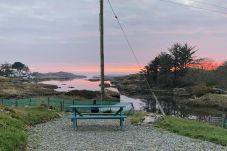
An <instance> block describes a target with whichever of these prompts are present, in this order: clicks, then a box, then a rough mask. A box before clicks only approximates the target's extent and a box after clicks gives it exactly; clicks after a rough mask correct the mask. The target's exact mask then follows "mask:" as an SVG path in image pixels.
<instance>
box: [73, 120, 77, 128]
mask: <svg viewBox="0 0 227 151" xmlns="http://www.w3.org/2000/svg"><path fill="white" fill-rule="evenodd" d="M76 127H77V120H76V119H75V118H74V119H73V129H74V130H76Z"/></svg>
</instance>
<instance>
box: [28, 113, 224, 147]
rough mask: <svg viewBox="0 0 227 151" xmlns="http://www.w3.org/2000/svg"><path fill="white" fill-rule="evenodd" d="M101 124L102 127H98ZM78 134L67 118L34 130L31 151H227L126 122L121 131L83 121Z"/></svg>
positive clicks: (114, 123) (116, 123)
mask: <svg viewBox="0 0 227 151" xmlns="http://www.w3.org/2000/svg"><path fill="white" fill-rule="evenodd" d="M97 123H98V124H97ZM78 124H79V127H78V129H77V130H76V131H74V130H73V129H72V127H71V123H70V120H69V119H68V118H67V117H63V118H60V119H57V120H55V121H51V122H48V123H44V124H39V125H37V126H36V127H32V128H31V129H30V135H29V144H28V146H29V147H28V150H31V151H77V150H78V151H100V150H102V151H134V150H136V151H139V150H141V151H175V150H178V151H181V150H182V151H185V150H187V151H203V150H205V151H211V150H212V151H213V150H214V151H222V150H223V151H224V150H225V151H226V150H227V148H225V147H222V146H219V145H216V144H213V143H209V142H205V141H200V140H195V139H190V138H187V137H183V136H179V135H176V134H173V133H169V132H166V131H162V130H159V129H156V128H153V127H152V126H132V125H130V124H129V123H128V122H126V126H125V130H123V131H122V130H120V129H119V121H118V120H116V121H114V120H98V121H97V120H80V121H79V122H78Z"/></svg>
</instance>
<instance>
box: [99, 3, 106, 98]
mask: <svg viewBox="0 0 227 151" xmlns="http://www.w3.org/2000/svg"><path fill="white" fill-rule="evenodd" d="M99 21H100V68H101V75H100V78H101V101H103V100H104V96H105V88H104V23H103V0H100V16H99Z"/></svg>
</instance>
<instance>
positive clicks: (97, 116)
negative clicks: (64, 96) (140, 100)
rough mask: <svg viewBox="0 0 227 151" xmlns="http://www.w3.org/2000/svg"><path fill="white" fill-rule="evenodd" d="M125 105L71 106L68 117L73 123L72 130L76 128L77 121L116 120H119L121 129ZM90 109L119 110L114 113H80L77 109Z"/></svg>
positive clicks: (124, 116)
mask: <svg viewBox="0 0 227 151" xmlns="http://www.w3.org/2000/svg"><path fill="white" fill-rule="evenodd" d="M125 107H126V106H125V105H71V106H70V108H71V109H72V112H73V114H72V115H71V116H70V119H71V121H72V122H73V128H74V130H75V129H76V127H77V126H78V124H77V120H86V119H118V120H120V127H121V129H123V122H124V119H125V118H127V116H126V115H124V113H123V109H124V108H125ZM91 108H99V109H100V108H119V109H118V110H117V111H116V112H115V113H81V112H79V109H91Z"/></svg>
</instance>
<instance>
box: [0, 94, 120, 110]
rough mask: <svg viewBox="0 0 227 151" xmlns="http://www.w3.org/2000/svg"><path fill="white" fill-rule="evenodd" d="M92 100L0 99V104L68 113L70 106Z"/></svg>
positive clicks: (52, 98) (110, 103)
mask: <svg viewBox="0 0 227 151" xmlns="http://www.w3.org/2000/svg"><path fill="white" fill-rule="evenodd" d="M92 103H93V100H73V99H66V98H60V97H32V98H25V99H4V98H0V104H2V105H4V106H7V107H36V106H46V107H48V108H50V109H56V110H59V111H70V105H79V104H92ZM117 103H119V102H116V101H114V100H107V101H100V100H97V104H103V105H115V104H117Z"/></svg>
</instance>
